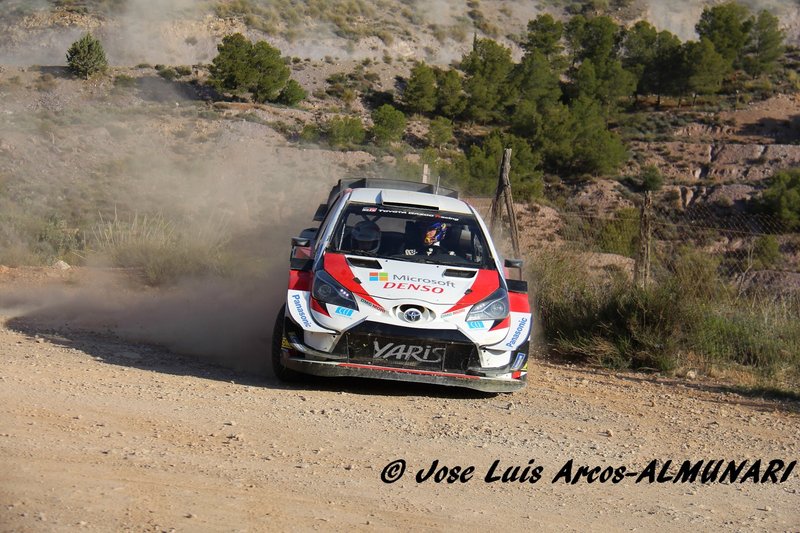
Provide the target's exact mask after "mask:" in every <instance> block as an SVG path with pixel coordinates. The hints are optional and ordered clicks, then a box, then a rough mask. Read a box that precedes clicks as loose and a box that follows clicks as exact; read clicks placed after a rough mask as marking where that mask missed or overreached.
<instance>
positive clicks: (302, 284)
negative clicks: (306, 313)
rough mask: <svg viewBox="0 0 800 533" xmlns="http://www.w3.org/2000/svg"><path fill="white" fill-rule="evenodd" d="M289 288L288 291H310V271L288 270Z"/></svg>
mask: <svg viewBox="0 0 800 533" xmlns="http://www.w3.org/2000/svg"><path fill="white" fill-rule="evenodd" d="M289 290H290V291H310V290H311V272H304V271H301V270H290V271H289Z"/></svg>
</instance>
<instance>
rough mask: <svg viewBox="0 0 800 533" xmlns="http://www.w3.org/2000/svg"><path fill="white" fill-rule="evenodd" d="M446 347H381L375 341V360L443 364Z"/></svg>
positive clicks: (393, 345)
mask: <svg viewBox="0 0 800 533" xmlns="http://www.w3.org/2000/svg"><path fill="white" fill-rule="evenodd" d="M444 350H445V349H444V347H443V346H440V347H433V346H420V345H415V344H395V343H393V342H390V343H389V344H387V345H385V346H383V347H381V345H380V343H378V341H375V355H374V356H373V357H374V358H375V359H397V360H398V361H411V360H412V359H413V360H415V361H420V362H422V363H441V362H442V360H443V359H444Z"/></svg>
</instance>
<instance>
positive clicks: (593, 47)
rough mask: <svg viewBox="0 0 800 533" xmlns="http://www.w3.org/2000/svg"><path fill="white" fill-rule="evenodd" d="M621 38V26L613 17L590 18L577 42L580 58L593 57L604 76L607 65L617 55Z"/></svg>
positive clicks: (595, 64)
mask: <svg viewBox="0 0 800 533" xmlns="http://www.w3.org/2000/svg"><path fill="white" fill-rule="evenodd" d="M620 38H621V34H620V27H619V26H618V25H617V23H616V22H614V21H613V20H611V18H609V17H606V16H602V17H593V18H591V19H588V20H587V21H586V23H585V24H584V26H583V29H582V32H581V34H580V39H579V41H578V43H577V44H578V46H579V49H578V51H577V56H578V59H580V60H585V59H591V60H592V62H593V63H594V66H595V68H596V69H597V70H598V73H599V74H600V75H601V77H602V75H603V73H604V72H605V68H606V65H607V64H608V63H609V62H610V61H612V60H613V59H615V58H616V57H617V48H618V43H619V40H620Z"/></svg>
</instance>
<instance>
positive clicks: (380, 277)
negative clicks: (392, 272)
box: [369, 272, 389, 281]
mask: <svg viewBox="0 0 800 533" xmlns="http://www.w3.org/2000/svg"><path fill="white" fill-rule="evenodd" d="M369 280H370V281H389V273H388V272H370V273H369Z"/></svg>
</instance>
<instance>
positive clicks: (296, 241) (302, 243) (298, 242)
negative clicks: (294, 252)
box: [292, 237, 311, 248]
mask: <svg viewBox="0 0 800 533" xmlns="http://www.w3.org/2000/svg"><path fill="white" fill-rule="evenodd" d="M309 244H311V240H310V239H306V238H303V237H292V246H299V247H301V248H304V247H306V246H308V245H309Z"/></svg>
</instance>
